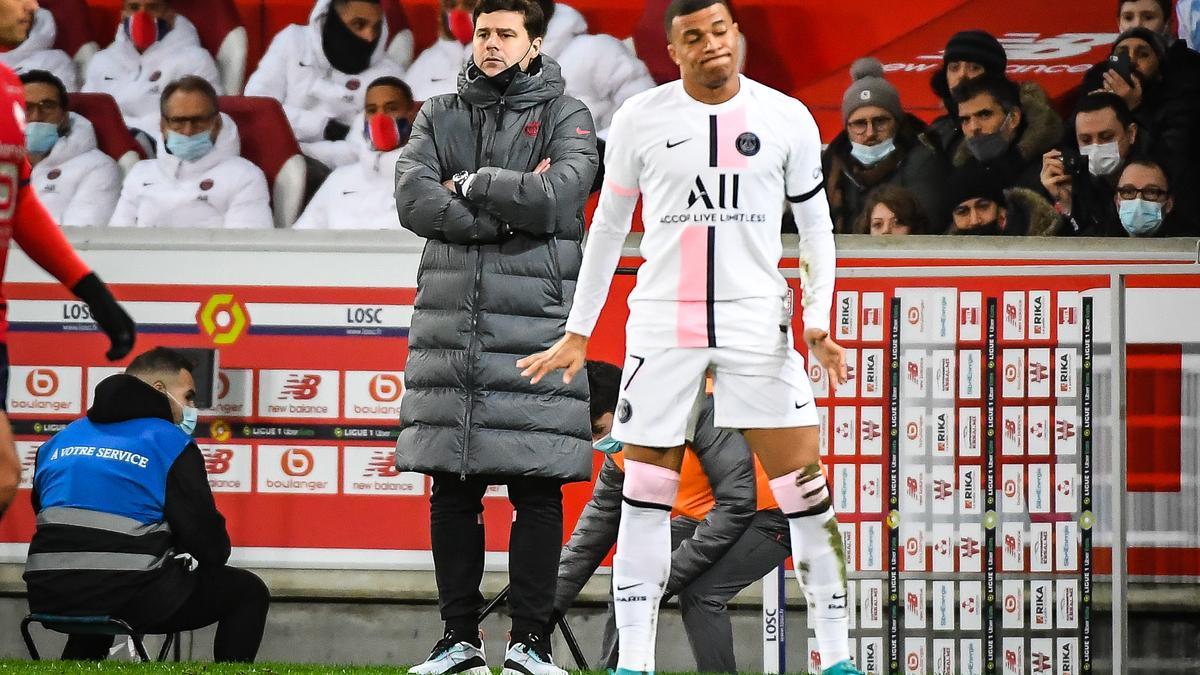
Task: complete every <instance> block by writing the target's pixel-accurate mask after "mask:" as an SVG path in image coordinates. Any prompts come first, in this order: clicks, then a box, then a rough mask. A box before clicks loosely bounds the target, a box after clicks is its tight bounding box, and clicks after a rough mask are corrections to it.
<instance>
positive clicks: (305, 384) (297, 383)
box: [279, 373, 321, 401]
mask: <svg viewBox="0 0 1200 675" xmlns="http://www.w3.org/2000/svg"><path fill="white" fill-rule="evenodd" d="M320 386H321V376H320V375H313V374H307V373H305V374H296V375H292V376H291V377H289V378H288V379H287V382H285V383H284V385H283V390H282V391H280V392H279V400H281V401H286V400H288V399H291V400H293V401H311V400H313V399H314V398H316V397H317V393H318V392H319V388H320Z"/></svg>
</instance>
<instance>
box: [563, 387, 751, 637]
mask: <svg viewBox="0 0 1200 675" xmlns="http://www.w3.org/2000/svg"><path fill="white" fill-rule="evenodd" d="M688 452H691V453H693V454H695V455H696V458H697V459H698V460H700V468H701V469H702V470H703V476H699V475H697V476H691V477H690V478H691V479H694V480H701V479H706V480H707V481H708V484H709V485H710V486H711V488H712V493H713V498H714V500H715V502H716V504H715V505H714V506H713V508H712V510H711V511H709V512H708V515H706V516H705V517H704V520H703V521H702V522H701V523H700V525H699V526H698V527H696V529H695V531H694V532H693V533H692V534H691V536H690V537H689V538H688V539H686V540H684V541H683V542H682V543H680V544H679V546H678V548H676V549H675V550H674V551H673V552H672V553H671V576H670V577H669V578H668V580H667V592H668V593H672V594H678V593H679V592H680V591H681V590H682V589H683V588H684V587H686V586H687V585H688V584H689V583H691V582H692V581H693V580H695V579H696V578H697V577H699V576H700V575H701V574H703V573H704V572H705V570H707V569H708V568H710V567H712V566H713V564H714V563H716V562H717V561H718V560H720V559H721V556H723V555H725V552H726V551H728V550H729V547H730V546H732V545H733V544H734V542H736V541H737V540H738V539H739V538H740V537H741V536H742V533H743V532H745V530H746V526H747V525H749V524H750V519H751V518H753V517H754V513H755V506H756V501H755V495H756V493H755V480H754V460H753V459H752V457H751V455H750V448H749V447H748V446H747V445H746V440H745V439H744V438H742V435H741V434H740V433H738V432H736V431H733V430H730V429H717V428H716V427H715V426H713V399H712V397H711V396H709V397H708V398H707V399H706V400H705V402H704V406H703V408H702V409H701V411H700V417H699V418H698V421H697V422H696V437H695V439H694V440H693V441H692V443H691V444H690V445H689V446H688ZM681 479H684V477H681ZM624 482H625V473H624V472H623V471H622V470H621V468H620V467H619V466H617V463H616V462H615V461H613V458H611V457H609V458H606V459H605V460H604V465H603V466H602V467H601V468H600V473H599V474H598V475H597V476H596V487H595V489H594V490H593V491H592V498H591V500H590V501H589V502H588V503H587V505H586V506H584V507H583V513H581V514H580V515H579V520H578V521H576V523H575V531H574V532H572V533H571V538H570V540H568V541H567V544H566V546H564V547H563V550H562V555H561V557H560V558H559V563H558V587H557V589H556V591H555V595H554V609H555V611H557V612H559V613H562V614H565V613H566V611H567V610H568V609H570V607H571V603H572V602H574V601H575V598H576V596H578V595H579V591H581V590H582V589H583V586H584V584H586V583H587V581H588V579H590V578H591V576H592V574H593V573H595V571H596V568H597V567H599V566H600V563H601V562H602V561H603V560H604V557H605V556H606V555H608V552H609V550H610V549H612V547H613V544H615V543H616V542H617V526H618V525H619V524H620V522H621V487H622V485H623V484H624Z"/></svg>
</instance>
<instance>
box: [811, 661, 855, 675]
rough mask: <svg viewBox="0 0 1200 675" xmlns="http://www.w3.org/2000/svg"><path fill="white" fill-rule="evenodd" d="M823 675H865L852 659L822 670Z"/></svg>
mask: <svg viewBox="0 0 1200 675" xmlns="http://www.w3.org/2000/svg"><path fill="white" fill-rule="evenodd" d="M821 675H863V672H862V671H861V670H859V669H858V668H856V667H855V666H854V664H853V663H851V662H850V659H846V660H845V661H838V662H837V663H835V664H833V665H832V666H829V667H828V668H826V669H825V670H822V671H821Z"/></svg>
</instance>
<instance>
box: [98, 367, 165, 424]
mask: <svg viewBox="0 0 1200 675" xmlns="http://www.w3.org/2000/svg"><path fill="white" fill-rule="evenodd" d="M87 417H88V419H89V420H91V421H92V422H94V423H96V424H112V423H114V422H126V421H129V420H136V419H145V418H148V417H150V418H155V417H156V418H158V419H164V420H166V421H168V422H170V423H172V424H174V423H175V417H174V416H173V415H172V414H171V402H170V399H168V398H167V397H166V396H165V395H164V394H163V393H162V392H160V391H158V390H157V389H155V388H154V387H151V386H150V385H148V384H146V383H145V382H143V381H141V380H139V379H138V378H136V377H134V376H132V375H126V374H124V373H120V374H117V375H111V376H109V377H106V378H104V380H103V381H101V382H100V384H98V385H96V402H95V403H93V404H92V407H91V408H89V409H88V412H87Z"/></svg>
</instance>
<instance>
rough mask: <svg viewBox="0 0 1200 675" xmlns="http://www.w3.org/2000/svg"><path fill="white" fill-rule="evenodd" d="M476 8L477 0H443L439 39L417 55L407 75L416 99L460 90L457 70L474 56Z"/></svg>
mask: <svg viewBox="0 0 1200 675" xmlns="http://www.w3.org/2000/svg"><path fill="white" fill-rule="evenodd" d="M474 9H475V0H442V4H441V12H440V13H439V14H438V39H437V42H434V43H433V44H432V45H430V46H428V47H426V48H425V51H423V52H421V53H420V54H418V55H417V58H416V60H415V61H413V62H412V65H411V66H409V67H408V72H407V73H405V74H404V81H405V82H407V83H408V86H410V87H412V92H413V97H414V98H415V99H416V100H418V101H428V100H429V99H431V98H433V97H434V96H439V95H441V94H453V93H456V92H457V91H458V73H459V71H460V70H462V67H463V64H464V63H466V62H467V60H468V59H470V58H471V37H472V32H473V27H472V22H471V12H472V11H474Z"/></svg>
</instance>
